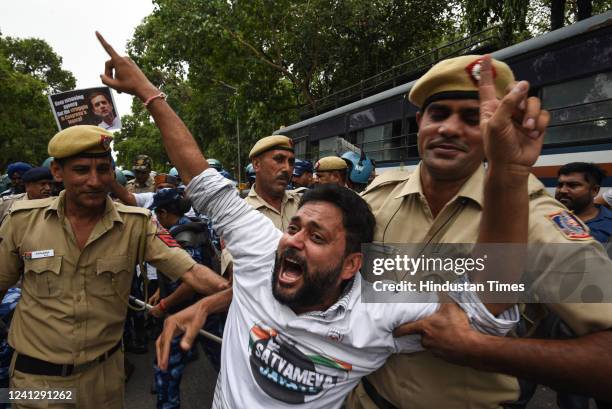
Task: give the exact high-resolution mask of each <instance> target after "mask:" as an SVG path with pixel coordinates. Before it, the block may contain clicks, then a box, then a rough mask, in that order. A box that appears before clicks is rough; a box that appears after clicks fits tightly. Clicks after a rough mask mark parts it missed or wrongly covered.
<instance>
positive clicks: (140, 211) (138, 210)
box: [115, 202, 151, 217]
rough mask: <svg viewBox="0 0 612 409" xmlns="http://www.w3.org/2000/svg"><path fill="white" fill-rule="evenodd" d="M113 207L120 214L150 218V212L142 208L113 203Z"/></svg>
mask: <svg viewBox="0 0 612 409" xmlns="http://www.w3.org/2000/svg"><path fill="white" fill-rule="evenodd" d="M115 207H117V211H118V212H121V213H132V214H141V215H143V216H146V217H150V216H151V211H150V210H149V209H145V208H144V207H137V206H128V205H124V204H123V203H118V202H115Z"/></svg>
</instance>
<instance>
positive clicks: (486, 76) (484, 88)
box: [478, 54, 497, 102]
mask: <svg viewBox="0 0 612 409" xmlns="http://www.w3.org/2000/svg"><path fill="white" fill-rule="evenodd" d="M478 96H479V97H480V102H486V101H491V100H496V99H497V95H496V93H495V84H494V83H493V69H492V68H491V56H490V55H489V54H487V55H485V56H484V57H482V60H481V62H480V81H479V82H478Z"/></svg>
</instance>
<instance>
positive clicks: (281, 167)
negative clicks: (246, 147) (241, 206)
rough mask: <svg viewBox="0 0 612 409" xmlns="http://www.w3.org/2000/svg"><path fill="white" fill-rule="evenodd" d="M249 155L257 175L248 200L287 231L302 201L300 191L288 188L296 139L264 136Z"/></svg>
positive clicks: (293, 162)
mask: <svg viewBox="0 0 612 409" xmlns="http://www.w3.org/2000/svg"><path fill="white" fill-rule="evenodd" d="M249 159H250V160H251V164H252V165H253V168H254V170H255V175H256V177H255V184H254V185H253V187H252V188H251V190H250V191H249V194H248V195H247V197H246V198H245V200H246V202H247V203H248V204H250V205H251V206H253V208H254V209H256V210H258V211H260V212H261V213H262V214H263V215H265V216H266V217H267V218H269V219H270V220H272V223H274V226H276V228H277V229H279V230H283V231H284V230H285V229H286V228H287V226H288V225H289V220H291V218H292V217H293V215H294V214H295V212H296V211H297V208H298V203H299V201H300V194H299V193H298V192H295V191H292V190H287V185H288V184H289V182H290V181H291V175H292V173H293V166H294V164H295V154H294V153H293V141H292V140H291V138H288V137H286V136H283V135H272V136H266V137H265V138H261V139H260V140H259V141H257V143H255V145H254V146H253V148H252V149H251V152H250V153H249Z"/></svg>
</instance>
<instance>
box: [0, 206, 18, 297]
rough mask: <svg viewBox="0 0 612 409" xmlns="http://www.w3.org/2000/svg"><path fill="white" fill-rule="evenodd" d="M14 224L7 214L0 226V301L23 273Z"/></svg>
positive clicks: (11, 217) (16, 229)
mask: <svg viewBox="0 0 612 409" xmlns="http://www.w3.org/2000/svg"><path fill="white" fill-rule="evenodd" d="M14 224H15V223H14V222H13V216H12V215H10V214H9V215H8V216H6V218H5V219H4V222H3V223H2V225H1V226H0V260H2V268H0V296H1V297H0V300H2V298H4V295H5V294H6V292H7V291H8V289H9V288H11V287H12V286H14V285H15V284H16V283H17V281H18V280H19V275H20V274H21V272H22V271H23V260H22V257H21V256H22V255H21V254H19V245H18V244H17V243H16V242H15V233H16V231H18V230H19V229H18V228H16V227H17V226H14Z"/></svg>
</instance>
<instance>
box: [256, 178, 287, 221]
mask: <svg viewBox="0 0 612 409" xmlns="http://www.w3.org/2000/svg"><path fill="white" fill-rule="evenodd" d="M248 197H249V198H251V200H255V201H256V202H257V203H258V205H257V207H256V208H255V209H259V208H262V207H267V208H268V209H270V210H273V211H275V212H276V213H278V214H280V212H279V211H278V210H276V209H275V208H274V207H273V206H271V205H270V204H269V203H268V202H266V201H265V200H264V199H263V197H261V196H259V195H258V194H257V192H256V191H255V185H253V186H252V187H251V190H249V194H248ZM289 200H294V197H293V196H289V194H287V191H286V190H285V192H284V193H283V200H282V201H281V209H282V208H283V206H284V205H285V203H287V202H288V201H289Z"/></svg>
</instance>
